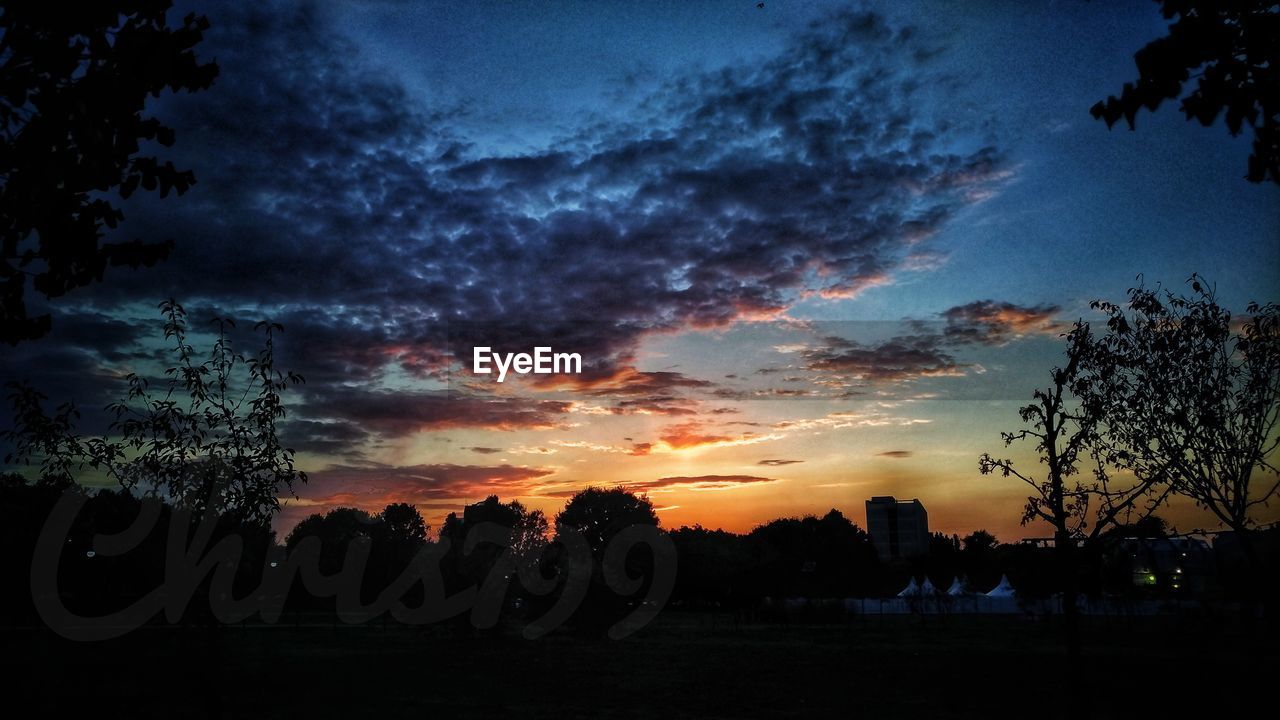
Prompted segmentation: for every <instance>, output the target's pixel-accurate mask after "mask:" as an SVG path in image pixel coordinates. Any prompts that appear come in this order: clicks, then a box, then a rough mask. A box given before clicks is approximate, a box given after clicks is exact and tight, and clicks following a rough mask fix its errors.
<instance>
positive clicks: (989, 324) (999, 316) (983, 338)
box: [942, 300, 1064, 345]
mask: <svg viewBox="0 0 1280 720" xmlns="http://www.w3.org/2000/svg"><path fill="white" fill-rule="evenodd" d="M1059 309H1060V308H1059V307H1058V306H1057V305H1036V306H1032V307H1026V306H1021V305H1015V304H1013V303H1010V302H997V301H995V300H979V301H976V302H971V303H969V304H967V305H958V306H956V307H953V308H950V309H948V310H946V311H945V312H943V313H942V317H943V318H944V319H945V320H946V323H947V324H946V328H945V330H944V331H943V333H944V334H945V335H946V337H947V339H948V340H950V341H953V342H961V343H969V342H973V343H983V344H987V345H998V344H1001V343H1004V342H1007V341H1008V340H1010V339H1011V338H1014V337H1017V336H1019V335H1026V334H1030V333H1047V334H1057V333H1059V332H1062V331H1063V329H1064V326H1063V324H1062V323H1059V322H1056V321H1054V319H1053V316H1054V315H1056V314H1057V312H1058V310H1059Z"/></svg>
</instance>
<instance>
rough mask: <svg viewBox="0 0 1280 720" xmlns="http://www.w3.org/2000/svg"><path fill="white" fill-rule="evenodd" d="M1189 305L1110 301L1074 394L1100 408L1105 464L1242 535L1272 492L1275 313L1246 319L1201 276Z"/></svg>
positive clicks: (1278, 321) (1277, 407) (1246, 536)
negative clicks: (1163, 487) (1155, 485)
mask: <svg viewBox="0 0 1280 720" xmlns="http://www.w3.org/2000/svg"><path fill="white" fill-rule="evenodd" d="M1187 282H1188V283H1189V284H1190V286H1191V294H1190V295H1189V296H1181V295H1175V294H1174V293H1173V292H1171V291H1167V290H1162V289H1161V288H1160V287H1159V286H1157V287H1156V288H1155V289H1149V288H1144V287H1142V285H1141V284H1139V286H1138V287H1136V288H1132V289H1130V290H1129V302H1128V308H1127V309H1126V308H1124V307H1121V306H1119V305H1116V304H1113V303H1108V302H1095V303H1093V307H1095V308H1097V309H1099V310H1102V311H1103V312H1104V313H1106V314H1107V317H1108V319H1107V333H1106V334H1105V335H1102V336H1101V337H1099V338H1097V339H1096V340H1095V341H1093V342H1091V343H1090V347H1089V349H1088V351H1087V353H1086V355H1085V358H1084V361H1083V363H1082V365H1081V372H1080V373H1078V374H1077V376H1076V377H1075V378H1074V381H1073V382H1074V385H1073V388H1074V389H1075V391H1076V392H1078V393H1081V394H1083V395H1085V396H1087V397H1089V398H1091V400H1092V402H1093V403H1094V404H1095V405H1096V407H1097V409H1098V415H1099V422H1100V423H1102V425H1103V427H1104V432H1101V433H1100V434H1099V439H1100V451H1101V452H1102V453H1103V454H1104V455H1105V459H1106V460H1107V461H1108V462H1110V463H1113V464H1115V465H1116V466H1118V467H1121V468H1124V469H1126V470H1128V471H1129V472H1132V473H1133V474H1135V475H1137V476H1139V477H1143V478H1148V479H1150V480H1152V481H1156V482H1160V483H1167V484H1168V486H1169V488H1170V490H1171V491H1172V492H1173V493H1176V494H1178V495H1182V496H1185V497H1187V498H1190V499H1191V500H1193V501H1194V502H1195V503H1196V504H1197V505H1199V506H1200V507H1203V508H1206V509H1207V510H1209V511H1210V512H1211V513H1213V515H1214V516H1215V517H1216V518H1217V519H1218V520H1219V521H1221V522H1222V524H1223V525H1225V526H1226V527H1227V528H1230V529H1231V530H1234V531H1236V532H1237V534H1238V535H1239V536H1240V540H1241V543H1242V545H1241V546H1242V548H1243V550H1244V552H1245V554H1246V556H1247V558H1248V560H1249V562H1250V563H1251V564H1253V565H1254V566H1255V567H1257V565H1258V564H1259V562H1260V558H1259V556H1258V554H1257V550H1256V548H1255V547H1254V544H1253V542H1251V539H1250V533H1249V530H1250V529H1251V528H1253V527H1254V526H1255V525H1257V523H1258V522H1259V520H1260V518H1259V513H1260V512H1261V510H1262V509H1263V508H1265V507H1266V506H1267V505H1268V503H1269V501H1270V500H1271V499H1272V498H1274V497H1275V495H1276V493H1277V490H1280V473H1278V472H1277V469H1276V465H1275V464H1274V460H1275V458H1274V457H1273V456H1274V453H1275V450H1276V447H1277V445H1280V437H1278V436H1277V432H1276V429H1277V420H1278V419H1280V308H1277V306H1276V305H1275V304H1274V303H1269V304H1267V305H1258V304H1257V303H1253V304H1250V305H1249V306H1248V310H1247V317H1246V318H1244V320H1243V322H1241V321H1240V319H1238V318H1233V317H1232V315H1231V313H1230V312H1229V311H1228V310H1226V309H1225V308H1223V307H1222V306H1221V305H1219V304H1218V302H1217V300H1216V297H1215V292H1214V290H1213V288H1212V287H1211V286H1209V285H1208V284H1207V283H1206V282H1205V281H1204V280H1203V279H1202V278H1200V277H1199V276H1196V275H1193V276H1191V278H1189V279H1188V281H1187Z"/></svg>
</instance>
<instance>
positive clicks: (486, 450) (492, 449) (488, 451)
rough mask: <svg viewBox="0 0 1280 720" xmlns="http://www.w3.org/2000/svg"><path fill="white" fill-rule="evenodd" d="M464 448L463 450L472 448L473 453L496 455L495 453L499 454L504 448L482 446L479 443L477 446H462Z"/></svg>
mask: <svg viewBox="0 0 1280 720" xmlns="http://www.w3.org/2000/svg"><path fill="white" fill-rule="evenodd" d="M462 449H463V450H470V451H471V452H473V453H478V454H480V455H495V454H497V453H500V452H502V448H496V447H480V446H478V445H477V446H473V447H465V448H462Z"/></svg>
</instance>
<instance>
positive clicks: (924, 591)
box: [920, 575, 938, 595]
mask: <svg viewBox="0 0 1280 720" xmlns="http://www.w3.org/2000/svg"><path fill="white" fill-rule="evenodd" d="M920 594H921V595H937V594H938V588H936V587H934V586H933V581H932V580H930V579H929V576H928V575H925V576H924V584H923V585H921V586H920Z"/></svg>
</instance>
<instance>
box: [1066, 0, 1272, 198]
mask: <svg viewBox="0 0 1280 720" xmlns="http://www.w3.org/2000/svg"><path fill="white" fill-rule="evenodd" d="M1160 5H1161V12H1162V13H1163V14H1164V17H1165V19H1167V20H1172V21H1173V22H1172V23H1171V24H1170V25H1169V34H1168V35H1166V36H1165V37H1162V38H1160V39H1158V40H1154V41H1152V42H1151V43H1149V44H1148V45H1146V46H1145V47H1143V48H1142V49H1141V50H1139V51H1138V52H1137V53H1135V54H1134V56H1133V58H1134V61H1135V63H1136V64H1137V66H1138V80H1137V81H1136V82H1133V83H1125V85H1124V88H1123V90H1121V92H1120V95H1119V96H1115V95H1112V96H1110V97H1108V98H1107V99H1106V100H1103V101H1100V102H1098V103H1097V104H1095V105H1094V106H1093V108H1092V109H1090V111H1089V112H1090V113H1091V114H1092V115H1093V116H1094V117H1095V118H1098V119H1101V120H1104V121H1106V123H1107V127H1112V126H1114V125H1115V124H1116V123H1117V122H1119V121H1120V119H1121V118H1124V120H1125V121H1126V122H1127V123H1128V124H1129V128H1130V129H1133V128H1134V120H1135V118H1136V117H1137V114H1138V111H1139V110H1142V109H1143V108H1145V109H1147V110H1150V111H1154V110H1155V109H1156V108H1158V107H1159V106H1160V105H1161V103H1163V102H1164V101H1165V100H1173V99H1176V98H1178V97H1179V96H1180V95H1181V96H1182V102H1181V105H1180V109H1181V110H1182V113H1183V114H1184V115H1186V117H1187V119H1188V120H1197V121H1199V122H1200V124H1201V125H1204V126H1206V127H1207V126H1209V125H1212V124H1213V123H1214V122H1215V121H1216V120H1217V119H1218V117H1219V116H1223V117H1224V119H1225V121H1226V124H1227V130H1229V131H1230V132H1231V134H1232V135H1238V134H1239V133H1240V131H1241V130H1243V129H1244V127H1245V126H1246V125H1247V126H1249V127H1251V128H1253V153H1252V154H1251V155H1250V156H1249V168H1248V174H1247V175H1246V177H1247V178H1248V179H1249V180H1250V181H1251V182H1263V181H1266V180H1270V181H1271V182H1275V183H1280V12H1277V6H1276V3H1275V2H1272V0H1160ZM1175 18H1176V20H1175ZM1192 79H1195V81H1196V84H1195V88H1194V89H1193V90H1191V91H1190V92H1188V93H1186V94H1185V95H1183V86H1184V85H1185V84H1186V83H1187V82H1188V81H1189V80H1192Z"/></svg>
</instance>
